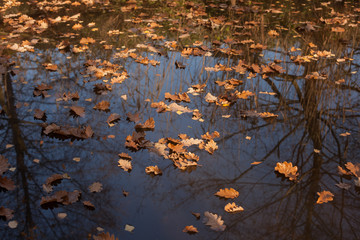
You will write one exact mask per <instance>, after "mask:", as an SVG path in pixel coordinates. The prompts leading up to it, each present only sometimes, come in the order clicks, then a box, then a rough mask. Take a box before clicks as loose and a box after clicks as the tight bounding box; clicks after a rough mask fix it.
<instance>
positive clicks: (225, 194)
mask: <svg viewBox="0 0 360 240" xmlns="http://www.w3.org/2000/svg"><path fill="white" fill-rule="evenodd" d="M214 195H216V196H218V197H222V198H231V199H233V198H237V197H238V196H239V192H238V191H236V190H235V189H233V188H224V189H220V190H219V191H218V192H217V193H215V194H214Z"/></svg>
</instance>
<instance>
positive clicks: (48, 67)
mask: <svg viewBox="0 0 360 240" xmlns="http://www.w3.org/2000/svg"><path fill="white" fill-rule="evenodd" d="M43 65H44V66H45V69H46V70H49V71H56V70H57V69H58V66H57V65H56V64H52V63H44V64H43Z"/></svg>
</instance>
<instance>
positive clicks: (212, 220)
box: [203, 211, 226, 231]
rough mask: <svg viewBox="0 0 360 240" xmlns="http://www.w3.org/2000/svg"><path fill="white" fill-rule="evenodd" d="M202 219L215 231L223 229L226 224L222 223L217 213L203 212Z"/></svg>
mask: <svg viewBox="0 0 360 240" xmlns="http://www.w3.org/2000/svg"><path fill="white" fill-rule="evenodd" d="M204 216H205V218H204V220H203V222H204V223H205V225H208V226H210V228H211V229H212V230H215V231H224V230H225V228H226V225H224V221H223V220H222V219H221V216H218V215H217V214H214V213H210V212H208V211H206V212H204Z"/></svg>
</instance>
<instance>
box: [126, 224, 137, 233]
mask: <svg viewBox="0 0 360 240" xmlns="http://www.w3.org/2000/svg"><path fill="white" fill-rule="evenodd" d="M134 229H135V227H134V226H131V225H129V224H126V225H125V231H127V232H133V231H134Z"/></svg>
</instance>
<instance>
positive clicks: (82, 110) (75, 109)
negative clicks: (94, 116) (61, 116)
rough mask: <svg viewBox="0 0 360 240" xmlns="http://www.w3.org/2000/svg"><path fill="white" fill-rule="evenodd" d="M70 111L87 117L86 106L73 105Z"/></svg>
mask: <svg viewBox="0 0 360 240" xmlns="http://www.w3.org/2000/svg"><path fill="white" fill-rule="evenodd" d="M70 111H71V113H72V114H75V115H76V116H80V117H85V108H84V107H80V106H72V107H70Z"/></svg>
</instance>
